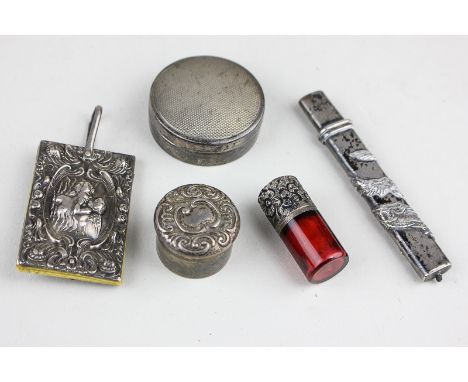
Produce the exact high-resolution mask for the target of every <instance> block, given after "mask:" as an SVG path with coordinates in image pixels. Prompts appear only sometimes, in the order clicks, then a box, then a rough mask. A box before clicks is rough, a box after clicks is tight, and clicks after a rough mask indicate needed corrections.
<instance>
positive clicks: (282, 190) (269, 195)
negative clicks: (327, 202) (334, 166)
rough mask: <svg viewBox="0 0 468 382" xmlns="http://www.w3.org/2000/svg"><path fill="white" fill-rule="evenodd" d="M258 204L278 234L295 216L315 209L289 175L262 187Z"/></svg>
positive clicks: (294, 179) (295, 179)
mask: <svg viewBox="0 0 468 382" xmlns="http://www.w3.org/2000/svg"><path fill="white" fill-rule="evenodd" d="M258 203H259V204H260V207H261V208H262V210H263V212H264V213H265V215H266V217H267V218H268V220H269V221H270V223H271V225H272V226H273V227H274V228H275V230H276V231H277V232H278V233H280V232H281V231H282V229H283V228H284V227H285V226H286V225H287V224H288V223H289V222H290V221H291V220H292V219H294V218H295V217H296V216H299V215H301V214H302V213H304V212H307V211H314V210H316V209H317V207H315V204H314V203H313V202H312V200H311V199H310V197H309V195H308V194H307V192H306V191H305V190H304V189H303V188H302V185H301V184H300V183H299V181H298V180H297V178H296V177H294V176H291V175H285V176H280V177H279V178H276V179H273V180H272V181H271V182H270V183H268V184H267V185H266V186H265V187H263V189H262V191H260V195H258Z"/></svg>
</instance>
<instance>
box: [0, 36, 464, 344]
mask: <svg viewBox="0 0 468 382" xmlns="http://www.w3.org/2000/svg"><path fill="white" fill-rule="evenodd" d="M467 43H468V39H467V38H461V37H439V38H436V37H309V38H305V37H301V38H295V37H281V38H280V37H68V38H59V37H42V38H26V37H21V38H12V37H3V38H0V84H1V90H2V91H1V92H0V115H1V131H2V138H3V139H2V143H1V144H2V146H1V154H0V155H1V157H0V159H1V163H2V164H3V166H2V179H3V181H2V184H1V187H0V193H1V194H0V196H1V200H2V219H1V226H0V232H1V235H2V238H1V244H2V247H3V248H2V253H1V256H0V307H1V308H0V309H1V312H0V344H1V345H247V346H249V345H468V329H466V318H467V317H468V299H467V297H466V296H467V292H468V278H467V277H466V275H467V271H468V270H467V266H466V261H464V258H465V257H466V254H465V251H466V248H467V247H468V239H467V237H468V235H467V232H466V229H467V224H466V218H465V217H466V214H467V211H466V203H465V198H464V194H465V193H466V188H467V186H468V180H467V171H466V168H467V165H468V158H467V153H466V151H465V147H466V144H465V141H466V139H467V138H468V136H467V133H466V131H467V125H468V112H467V110H468V98H467V95H466V89H467V86H468V74H467V71H466V68H467V67H468V55H467V54H466V53H467V50H466V47H467ZM199 54H211V55H217V56H221V57H225V58H229V59H232V60H234V61H236V62H238V63H240V64H241V65H243V66H245V67H246V68H247V69H249V70H250V71H251V72H252V73H253V74H254V75H255V76H256V77H257V79H258V80H259V82H260V84H261V85H262V87H263V90H264V92H265V97H266V113H265V118H264V122H263V125H262V128H261V132H260V136H259V139H258V141H257V143H256V145H255V146H254V147H253V149H252V150H251V151H250V152H249V153H247V154H246V155H245V156H244V157H242V158H240V159H239V160H237V161H235V162H232V163H230V164H226V165H223V166H219V167H207V168H206V167H196V166H193V165H189V164H185V163H183V162H180V161H178V160H176V159H174V158H172V157H170V156H169V155H168V154H166V153H165V152H164V151H163V150H162V149H160V148H159V146H158V145H157V144H156V143H155V142H154V140H153V138H152V136H151V134H150V131H149V128H148V118H147V103H148V96H149V88H150V85H151V83H152V80H153V79H154V77H155V76H156V75H157V73H158V72H159V71H160V70H161V69H163V68H164V67H165V66H166V65H168V64H170V63H171V62H173V61H175V60H177V59H180V58H183V57H186V56H191V55H199ZM319 89H321V90H324V91H325V92H326V94H327V95H328V97H329V98H330V99H331V100H332V102H334V104H335V105H336V106H337V108H338V109H339V110H340V112H341V113H342V114H343V115H344V116H345V117H346V118H350V119H352V120H353V121H354V123H355V125H356V129H357V131H358V133H359V135H360V136H361V138H362V139H363V141H364V142H365V143H366V144H367V146H368V148H369V149H370V150H371V151H373V152H374V154H376V155H377V157H378V158H379V161H380V164H381V165H382V167H383V168H384V170H385V171H386V172H387V174H388V175H389V176H390V177H391V178H393V180H394V181H395V182H396V184H397V185H399V187H400V188H401V189H402V191H403V193H404V194H405V196H406V198H407V200H408V201H409V202H410V204H411V205H412V206H413V207H414V208H415V210H416V211H417V212H418V213H419V215H420V216H421V217H422V219H423V220H424V221H425V222H426V224H427V225H428V226H429V227H430V228H431V229H432V231H433V232H434V233H435V236H436V238H437V239H438V242H439V244H440V246H441V247H442V248H443V249H444V251H445V252H446V254H447V256H448V257H449V258H450V260H451V261H452V263H453V268H452V270H450V271H449V272H448V273H447V274H446V275H444V276H445V277H444V280H443V282H442V283H435V282H429V283H423V282H421V281H420V280H419V279H418V278H417V276H416V275H415V273H414V272H413V271H412V269H411V268H410V266H409V264H408V263H407V262H406V260H405V259H404V258H403V257H402V256H401V255H399V253H398V250H397V249H396V247H395V245H394V244H393V243H392V242H391V241H390V239H389V237H388V235H387V234H386V233H385V232H384V231H383V229H382V228H380V227H379V226H378V224H377V223H376V222H375V221H374V219H373V217H372V215H371V213H370V211H369V210H368V208H367V205H366V204H365V202H364V201H363V200H361V198H360V197H359V196H358V194H357V193H356V192H355V191H354V190H353V188H352V186H351V185H350V184H349V182H348V180H347V179H346V177H345V175H344V173H343V171H342V170H341V168H340V167H339V166H338V164H337V163H336V162H335V160H334V159H333V158H332V156H331V154H330V153H329V152H328V151H327V149H326V148H325V147H323V146H322V145H321V144H319V143H318V141H317V139H316V138H317V136H316V132H315V131H314V130H313V127H312V125H311V124H310V123H309V122H308V121H307V119H306V118H305V116H304V115H303V114H302V111H301V110H300V109H299V107H298V106H297V101H298V99H299V98H300V97H302V96H303V95H305V94H307V93H309V92H311V91H314V90H319ZM96 104H101V105H102V106H103V107H104V115H103V120H102V121H101V127H100V130H99V133H98V137H97V141H96V147H97V148H100V149H106V150H111V151H116V152H123V153H128V154H134V155H136V157H137V163H136V177H135V182H134V187H133V195H132V203H131V214H130V224H129V231H128V237H127V255H126V261H125V273H124V284H123V285H122V286H121V287H107V286H101V285H94V284H88V283H82V282H78V281H68V280H61V279H55V278H50V277H43V276H36V275H31V274H25V273H19V272H17V271H16V269H15V262H16V256H17V251H18V245H19V239H20V235H21V230H22V224H23V220H24V212H25V208H26V205H27V198H28V193H29V189H30V186H31V174H32V170H33V165H34V160H35V155H36V150H37V147H38V144H39V141H40V140H41V139H48V140H54V141H58V142H63V143H70V144H84V140H85V134H86V130H87V124H88V121H89V118H90V116H91V112H92V110H93V108H94V106H95V105H96ZM285 174H291V175H295V176H297V177H298V178H299V180H300V181H301V183H302V184H303V186H304V187H305V188H306V189H307V191H308V192H309V194H310V196H311V197H312V199H313V200H314V202H315V203H316V204H317V206H318V208H319V209H320V211H321V212H322V214H323V216H324V217H325V219H326V220H327V222H328V223H329V224H330V226H331V227H332V229H333V231H334V232H335V234H336V235H337V236H338V238H339V239H340V241H341V243H342V244H343V246H344V247H345V248H346V249H347V251H348V253H349V255H350V262H349V264H348V266H347V268H345V270H344V271H343V272H342V273H340V274H339V275H338V276H336V278H334V279H331V280H330V281H328V282H326V283H323V284H320V285H311V284H308V283H307V281H306V280H305V278H304V276H303V275H302V273H301V271H300V270H299V268H298V267H297V265H296V264H295V263H294V260H293V259H292V257H291V256H290V255H289V253H288V252H287V250H286V248H285V247H284V245H283V243H282V242H281V240H280V239H279V237H278V236H277V235H276V233H275V231H274V230H273V228H272V227H271V226H270V225H269V223H268V221H267V220H266V218H265V217H264V215H263V213H262V211H261V210H260V208H259V206H258V205H257V202H256V199H257V195H258V193H259V191H260V189H261V188H262V187H263V186H264V185H265V184H266V183H267V182H268V181H270V180H271V179H272V178H274V177H276V176H280V175H285ZM186 183H207V184H210V185H213V186H215V187H217V188H220V189H221V190H223V191H224V192H226V193H227V194H228V195H229V196H230V197H231V199H232V200H233V201H234V202H235V203H236V205H237V207H238V209H239V211H240V214H241V219H242V222H241V233H240V236H239V237H238V239H237V241H236V242H235V245H234V248H233V253H232V258H231V260H230V261H229V263H228V264H227V266H226V267H225V268H224V269H223V270H222V271H221V272H219V273H218V274H216V275H214V276H212V277H210V278H207V279H203V280H188V279H183V278H181V277H179V276H176V275H174V274H172V273H171V272H170V271H169V270H167V269H166V268H165V267H164V266H163V265H162V264H161V262H160V261H159V259H158V257H157V255H156V251H155V233H154V229H153V223H152V217H153V212H154V207H155V206H156V204H157V203H158V201H159V200H160V198H161V197H162V196H163V195H164V194H165V193H166V192H167V191H169V190H171V189H173V188H175V187H177V186H179V185H181V184H186Z"/></svg>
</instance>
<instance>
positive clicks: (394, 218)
mask: <svg viewBox="0 0 468 382" xmlns="http://www.w3.org/2000/svg"><path fill="white" fill-rule="evenodd" d="M349 157H350V158H352V159H354V160H357V161H361V162H372V161H375V160H376V159H375V157H374V156H373V155H372V154H371V153H370V152H369V151H368V150H365V149H364V150H356V151H353V152H352V153H350V154H349ZM352 182H353V184H354V186H355V187H356V189H357V190H358V191H359V193H360V194H361V195H362V196H364V197H366V198H374V197H379V198H380V199H384V198H386V197H388V196H393V197H396V198H398V199H400V200H399V201H393V202H389V203H379V204H378V205H377V206H375V207H373V208H372V212H373V213H374V215H375V216H376V218H377V220H378V221H379V222H380V223H381V224H382V225H383V226H384V227H385V228H386V229H387V230H400V231H404V230H419V231H422V232H424V233H425V234H427V235H429V236H432V233H431V231H430V230H429V228H428V227H427V226H426V225H425V224H424V223H423V222H422V220H421V219H420V218H419V216H418V215H417V214H416V212H414V210H413V209H412V208H411V207H410V206H409V205H408V204H407V203H406V201H405V199H404V196H403V195H402V194H401V192H400V190H399V189H398V187H397V186H396V185H395V183H393V181H392V180H391V179H390V178H388V177H386V176H384V177H381V178H370V179H364V178H360V177H358V176H354V177H353V178H352ZM374 201H375V200H374Z"/></svg>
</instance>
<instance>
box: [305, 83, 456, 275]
mask: <svg viewBox="0 0 468 382" xmlns="http://www.w3.org/2000/svg"><path fill="white" fill-rule="evenodd" d="M299 105H300V106H301V107H302V109H303V110H304V112H305V113H306V114H307V116H308V117H309V118H310V120H311V121H312V123H313V125H314V126H315V128H316V129H317V130H318V132H319V140H320V141H321V142H322V143H323V144H325V145H326V146H328V148H329V149H330V150H331V152H332V153H333V155H334V156H335V158H336V159H337V160H338V162H339V163H340V164H341V166H342V167H343V168H344V170H345V171H346V173H347V175H348V176H349V178H350V179H351V182H352V183H353V185H354V186H355V188H356V189H357V191H358V192H359V193H360V194H361V195H362V197H363V198H364V199H365V200H366V201H367V203H368V204H369V206H370V208H371V210H372V212H373V214H374V216H375V218H376V219H377V220H378V222H379V223H380V224H381V225H382V226H383V227H384V228H385V229H386V230H387V231H388V233H389V234H390V235H391V237H392V239H393V240H394V241H395V242H396V244H397V245H398V247H399V249H400V251H401V253H402V254H403V255H404V256H405V257H406V258H407V259H408V261H409V263H410V264H411V266H412V267H413V269H414V270H415V271H416V273H417V274H418V275H419V277H421V279H422V280H424V281H428V280H431V279H434V278H435V279H437V280H438V281H441V280H442V274H443V273H445V272H447V271H448V270H449V269H450V267H451V264H450V261H449V260H448V259H447V257H446V256H445V255H444V253H443V252H442V250H441V249H440V247H439V246H438V245H437V243H436V241H435V239H434V236H433V234H432V233H431V231H430V230H429V228H428V227H427V226H426V225H425V224H424V223H423V222H422V221H421V219H420V218H419V217H418V215H417V214H416V213H415V212H414V210H413V209H412V208H411V207H410V206H409V204H408V202H407V201H406V200H405V198H404V197H403V195H402V193H401V192H400V190H399V189H398V188H397V186H396V185H395V183H393V181H392V180H391V179H390V178H388V177H387V175H386V174H385V173H384V172H383V170H382V169H381V167H380V166H379V164H378V163H377V161H376V158H375V157H374V155H373V154H372V153H371V152H369V151H368V150H367V148H366V147H365V146H364V144H363V143H362V141H361V139H360V138H359V137H358V135H357V134H356V132H355V131H354V128H353V124H352V122H351V121H350V120H347V119H343V117H342V116H341V114H340V113H339V112H338V111H337V110H336V109H335V107H334V106H333V105H332V104H331V102H330V101H329V100H328V98H327V97H326V96H325V94H324V93H323V92H321V91H317V92H314V93H311V94H309V95H306V96H305V97H303V98H301V100H300V101H299Z"/></svg>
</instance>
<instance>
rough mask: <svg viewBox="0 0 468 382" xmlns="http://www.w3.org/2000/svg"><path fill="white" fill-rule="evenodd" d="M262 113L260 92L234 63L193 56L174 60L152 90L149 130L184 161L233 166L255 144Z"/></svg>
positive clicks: (157, 78)
mask: <svg viewBox="0 0 468 382" xmlns="http://www.w3.org/2000/svg"><path fill="white" fill-rule="evenodd" d="M264 110H265V98H264V95H263V91H262V88H261V86H260V84H259V83H258V81H257V80H256V79H255V77H254V76H253V75H252V74H251V73H250V72H249V71H248V70H246V69H245V68H243V67H242V66H240V65H238V64H236V63H235V62H232V61H229V60H226V59H224V58H219V57H211V56H197V57H189V58H185V59H182V60H180V61H177V62H175V63H173V64H171V65H169V66H167V67H166V68H165V69H164V70H163V71H162V72H161V73H159V74H158V76H157V77H156V79H155V80H154V82H153V85H152V86H151V91H150V100H149V120H150V129H151V133H152V134H153V137H154V139H155V140H156V142H157V143H158V144H159V145H160V146H161V147H162V148H163V149H164V150H165V151H166V152H167V153H169V154H170V155H172V156H173V157H175V158H177V159H180V160H182V161H184V162H188V163H192V164H196V165H202V166H211V165H219V164H223V163H227V162H231V161H233V160H235V159H237V158H239V157H241V156H242V155H244V154H245V153H246V152H247V151H248V150H249V149H250V148H251V147H252V146H253V144H254V143H255V141H256V139H257V136H258V132H259V129H260V125H261V122H262V118H263V113H264Z"/></svg>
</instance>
